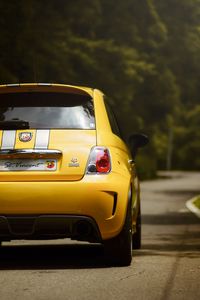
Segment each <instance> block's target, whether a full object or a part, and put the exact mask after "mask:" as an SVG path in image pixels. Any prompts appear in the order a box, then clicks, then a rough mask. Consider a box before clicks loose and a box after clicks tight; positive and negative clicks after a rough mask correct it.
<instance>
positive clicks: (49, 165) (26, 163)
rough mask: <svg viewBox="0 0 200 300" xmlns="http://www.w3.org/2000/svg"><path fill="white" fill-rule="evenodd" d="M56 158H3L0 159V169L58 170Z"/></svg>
mask: <svg viewBox="0 0 200 300" xmlns="http://www.w3.org/2000/svg"><path fill="white" fill-rule="evenodd" d="M56 170H57V160H56V159H9V160H8V159H7V160H6V159H3V160H0V171H2V172H13V171H50V172H52V171H56Z"/></svg>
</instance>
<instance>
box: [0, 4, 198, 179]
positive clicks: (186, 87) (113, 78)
mask: <svg viewBox="0 0 200 300" xmlns="http://www.w3.org/2000/svg"><path fill="white" fill-rule="evenodd" d="M0 11H1V18H0V34H1V39H0V49H1V50H0V51H1V55H0V81H1V83H14V82H60V83H68V84H81V85H88V86H93V87H98V88H101V89H102V90H103V91H104V92H105V93H106V94H107V95H108V98H110V97H111V98H112V99H111V98H110V99H111V100H110V101H111V102H112V103H113V105H114V109H115V110H116V114H117V116H118V118H119V120H120V123H121V125H122V131H123V133H124V136H125V138H128V136H129V135H130V134H131V133H133V132H137V131H143V132H145V133H147V134H149V136H150V140H151V144H150V146H148V148H147V150H142V151H141V152H140V155H139V156H138V161H139V164H140V165H141V174H142V176H143V177H150V176H153V175H154V174H155V171H156V168H165V167H166V163H167V159H170V160H171V163H172V167H173V168H181V169H182V168H186V169H199V167H200V159H199V149H200V142H199V141H200V136H199V128H200V124H199V119H200V118H199V114H200V108H199V77H200V0H167V1H166V0H140V1H138V0H124V1H119V0H109V1H107V0H85V1H81V0H73V1H72V0H71V1H70V0H69V1H63V0H49V1H47V0H44V1H33V0H28V1H25V0H18V1H3V0H0ZM142 162H143V163H142ZM144 166H145V168H144ZM143 168H144V170H143Z"/></svg>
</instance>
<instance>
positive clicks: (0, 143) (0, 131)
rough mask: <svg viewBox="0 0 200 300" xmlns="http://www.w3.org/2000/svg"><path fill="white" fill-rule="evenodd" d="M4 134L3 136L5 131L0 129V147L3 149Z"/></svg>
mask: <svg viewBox="0 0 200 300" xmlns="http://www.w3.org/2000/svg"><path fill="white" fill-rule="evenodd" d="M2 136H3V131H2V130H0V149H1V145H2Z"/></svg>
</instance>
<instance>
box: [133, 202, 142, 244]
mask: <svg viewBox="0 0 200 300" xmlns="http://www.w3.org/2000/svg"><path fill="white" fill-rule="evenodd" d="M132 243H133V249H140V248H141V210H140V206H139V211H138V215H137V220H136V232H134V234H133V237H132Z"/></svg>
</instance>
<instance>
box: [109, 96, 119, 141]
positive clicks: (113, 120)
mask: <svg viewBox="0 0 200 300" xmlns="http://www.w3.org/2000/svg"><path fill="white" fill-rule="evenodd" d="M105 107H106V110H107V115H108V119H109V122H110V126H111V129H112V132H113V133H114V134H116V135H118V136H119V137H121V133H120V129H119V126H118V123H117V120H116V118H115V115H114V113H113V111H112V108H111V106H110V105H109V104H108V103H107V102H106V101H105Z"/></svg>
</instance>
